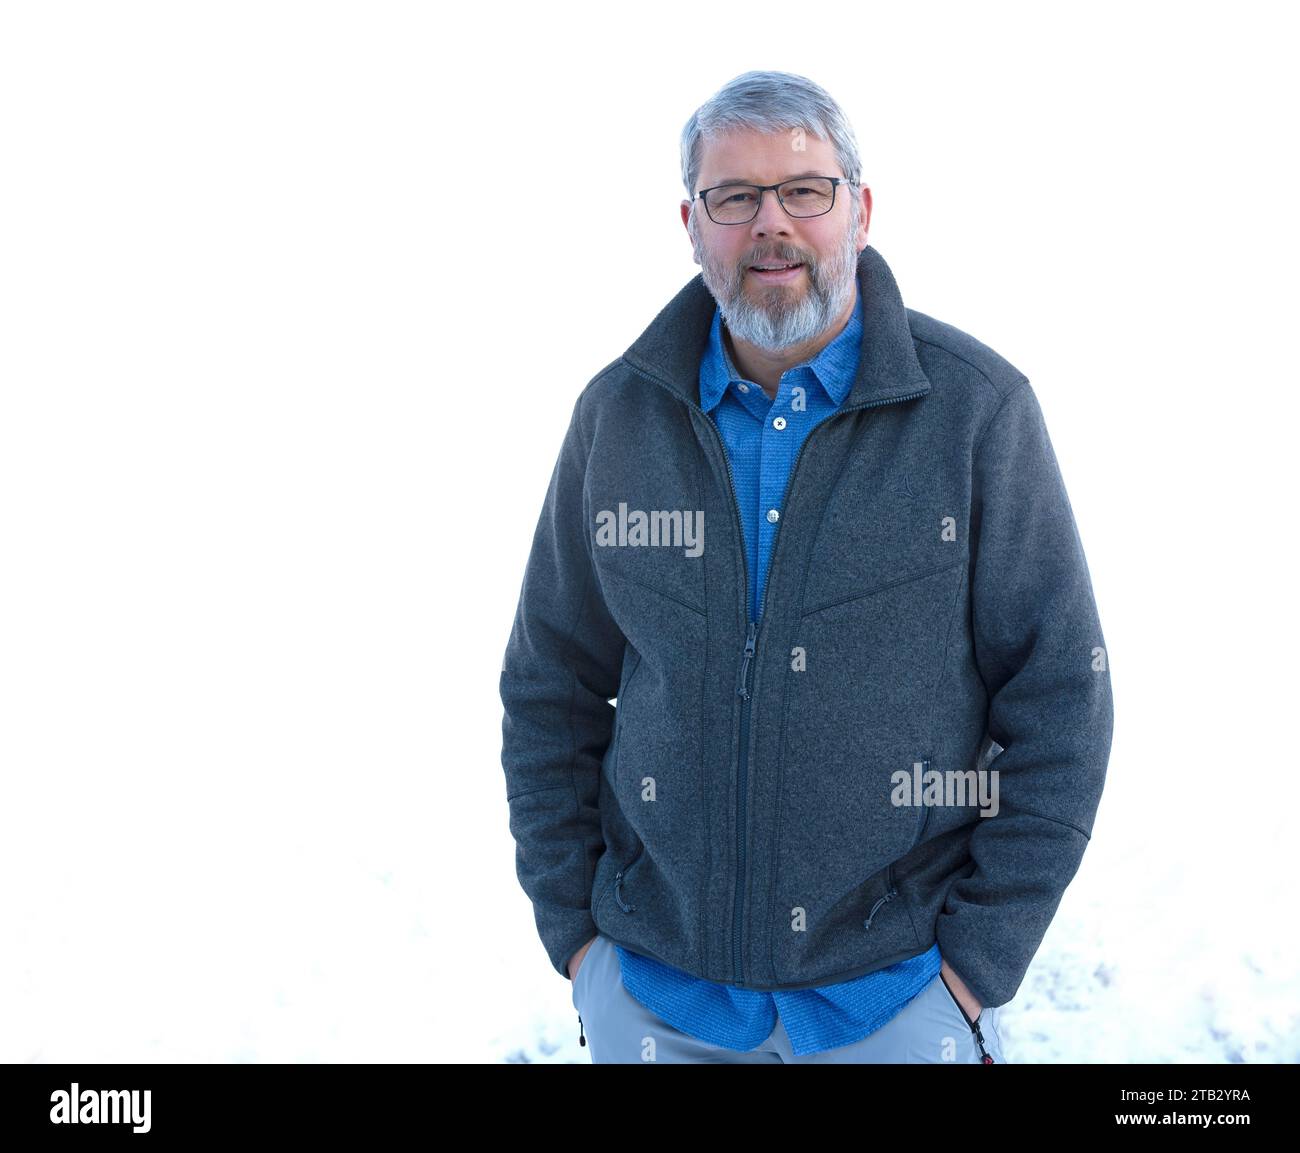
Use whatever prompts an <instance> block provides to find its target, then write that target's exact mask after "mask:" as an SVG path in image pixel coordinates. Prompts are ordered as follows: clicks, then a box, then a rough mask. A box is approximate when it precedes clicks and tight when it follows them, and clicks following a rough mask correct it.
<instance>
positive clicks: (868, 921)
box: [862, 889, 898, 929]
mask: <svg viewBox="0 0 1300 1153" xmlns="http://www.w3.org/2000/svg"><path fill="white" fill-rule="evenodd" d="M897 896H898V890H897V889H890V890H889V892H888V893H886V894H885V895H884V896H883V897H881V898H880V900H878V901H877V902H876V903H875V904H874V905H872V906H871V912H870V913H868V914H867V919H866V920H865V921H863V922H862V927H863V928H864V929H870V928H871V918H872V917H874V916H875V915H876V910H877V909H879V908H880V906H881V905H883V904H884V903H885V902H886V901H892V900H893V899H894V898H895V897H897Z"/></svg>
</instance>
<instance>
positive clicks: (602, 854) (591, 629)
mask: <svg viewBox="0 0 1300 1153" xmlns="http://www.w3.org/2000/svg"><path fill="white" fill-rule="evenodd" d="M682 168H683V179H684V182H685V185H686V189H687V193H688V199H686V200H684V201H683V202H682V205H681V211H682V220H683V223H684V224H685V226H686V230H687V233H688V235H689V237H690V239H691V242H692V245H693V247H694V253H695V260H696V262H697V263H698V264H700V266H701V269H702V271H701V274H700V275H699V276H697V277H696V278H695V279H694V280H692V281H691V282H690V283H689V284H687V285H686V287H685V288H683V289H682V291H681V292H680V293H678V295H677V296H676V297H675V298H674V299H673V300H672V301H671V302H670V303H669V304H668V305H667V307H665V308H664V310H663V311H662V312H661V313H660V314H659V316H658V317H656V318H655V320H654V321H653V322H652V323H651V324H650V326H649V327H648V328H647V329H646V330H645V332H644V333H643V334H642V335H641V336H640V337H639V338H638V339H637V340H636V341H635V342H634V343H633V344H632V345H631V347H630V348H628V350H627V351H626V352H625V353H624V354H623V355H622V356H621V357H619V358H618V359H617V360H615V361H614V362H612V363H611V364H609V365H607V366H606V367H605V368H604V369H603V370H602V371H601V372H599V373H598V374H597V375H596V376H595V377H594V378H593V379H592V380H591V381H590V382H589V383H588V385H587V386H586V388H585V389H584V390H583V391H582V393H581V395H580V396H579V397H578V400H577V402H576V404H575V406H574V410H573V415H572V418H571V421H570V425H569V429H568V432H567V434H566V436H565V440H564V445H563V447H562V449H561V452H560V456H559V459H558V461H557V463H556V466H555V470H554V472H553V475H552V477H551V483H550V488H549V491H548V493H547V496H546V501H545V506H544V508H543V510H542V515H541V519H540V521H539V524H538V527H537V532H536V535H535V538H534V542H533V548H532V553H531V555H530V557H529V561H528V566H527V570H526V573H525V577H524V582H523V588H522V591H521V595H520V600H519V607H518V611H517V613H516V617H515V622H514V627H513V630H512V633H511V636H510V640H509V645H508V647H507V650H506V655H505V662H504V667H503V669H502V673H501V696H502V700H503V703H504V706H505V717H504V722H503V737H504V740H503V749H502V763H503V767H504V769H505V775H506V782H507V799H508V803H509V806H510V823H511V831H512V833H513V834H514V836H515V838H516V842H517V855H516V863H517V871H518V876H519V879H520V883H521V885H522V886H523V888H524V890H525V892H527V894H528V895H529V897H530V899H531V900H532V902H533V906H534V912H535V917H536V921H537V927H538V931H539V934H540V936H541V940H542V943H543V945H544V946H545V948H546V951H547V954H548V956H549V958H550V960H551V963H552V965H553V966H554V967H555V968H556V969H557V971H559V972H561V973H564V974H566V975H568V976H569V977H570V979H571V980H572V982H573V986H572V991H573V1001H574V1005H575V1007H576V1008H577V1009H578V1011H579V1030H580V1037H581V1038H582V1039H583V1040H584V1041H585V1040H586V1037H587V1035H588V1034H589V1035H590V1040H591V1049H592V1059H593V1061H627V1062H631V1061H738V1062H760V1061H769V1062H787V1063H800V1062H849V1063H864V1062H884V1061H934V1062H938V1061H954V1060H955V1061H971V1062H983V1063H995V1062H998V1061H1001V1060H1003V1059H1004V1056H1003V1053H1002V1047H1001V1039H1000V1036H999V1033H998V1017H999V1015H1000V1014H999V1012H998V1010H999V1009H1000V1007H1001V1006H1002V1005H1004V1004H1005V1003H1006V1002H1008V1001H1009V1000H1010V999H1011V998H1012V996H1014V994H1015V992H1016V990H1017V988H1018V987H1019V985H1020V983H1021V980H1022V979H1023V977H1024V974H1025V972H1026V970H1027V968H1028V965H1029V963H1030V961H1031V960H1032V958H1033V956H1034V953H1035V951H1036V950H1037V948H1038V946H1039V944H1040V942H1041V940H1042V937H1043V935H1044V933H1045V932H1046V929H1047V926H1048V924H1049V923H1050V921H1051V918H1052V916H1053V915H1054V913H1055V911H1056V908H1057V906H1058V905H1059V903H1060V899H1061V896H1062V894H1063V893H1064V890H1065V888H1066V886H1067V885H1068V884H1069V882H1070V881H1071V879H1072V878H1073V876H1074V875H1075V873H1076V871H1077V869H1078V866H1079V864H1080V862H1081V859H1082V856H1083V852H1084V849H1085V848H1086V846H1087V843H1088V839H1089V837H1090V836H1091V832H1092V824H1093V819H1094V816H1095V813H1096V810H1097V807H1098V803H1099V801H1100V797H1101V792H1102V787H1103V783H1104V779H1105V772H1106V764H1107V760H1108V757H1109V751H1110V742H1111V730H1112V722H1113V714H1112V699H1111V689H1110V675H1109V667H1108V664H1107V661H1106V654H1105V644H1104V639H1103V636H1102V632H1101V626H1100V623H1099V620H1098V614H1097V610H1096V606H1095V602H1094V598H1093V593H1092V587H1091V582H1090V577H1089V573H1088V568H1087V564H1086V561H1085V558H1084V554H1083V549H1082V545H1081V543H1080V540H1079V536H1078V532H1077V529H1076V527H1075V523H1074V519H1073V515H1072V512H1071V509H1070V505H1069V500H1068V497H1067V495H1066V491H1065V487H1064V484H1063V481H1062V478H1061V475H1060V471H1059V468H1058V466H1057V462H1056V458H1055V454H1054V452H1053V450H1052V447H1051V442H1050V439H1049V437H1048V434H1047V429H1046V427H1045V424H1044V422H1043V418H1042V414H1041V410H1040V408H1039V405H1038V401H1037V398H1036V396H1035V394H1034V392H1033V390H1032V389H1031V387H1030V384H1029V382H1028V380H1027V379H1026V378H1025V377H1024V375H1023V374H1022V373H1020V372H1019V371H1018V370H1017V369H1016V368H1015V367H1014V366H1012V365H1011V364H1010V363H1008V362H1007V361H1006V360H1004V359H1003V358H1002V357H1000V356H999V355H998V354H997V353H995V352H994V351H993V350H991V349H989V348H987V347H986V346H984V345H982V344H980V343H979V342H978V341H976V340H975V339H974V338H973V337H971V336H969V335H967V334H965V333H963V332H961V331H959V330H958V329H956V328H953V327H951V326H950V325H947V324H944V323H941V322H939V321H937V320H934V319H932V318H931V317H928V316H926V315H924V314H922V313H919V312H917V311H915V310H912V309H908V308H905V307H904V305H903V303H902V301H901V299H900V297H899V293H898V288H897V285H896V283H895V281H894V279H893V276H892V274H891V272H890V270H889V268H888V266H887V265H886V264H885V262H884V261H883V260H882V259H881V257H880V256H879V254H878V253H876V252H875V250H874V249H872V248H870V247H869V246H868V245H867V229H868V226H869V223H870V218H871V207H872V203H871V193H870V190H869V189H868V188H866V187H865V186H863V185H861V183H860V164H859V159H858V154H857V145H856V142H855V140H854V136H853V133H852V130H851V128H850V127H849V125H848V123H847V121H846V120H845V118H844V116H843V114H842V113H841V111H840V110H839V108H838V106H837V105H836V104H835V102H834V101H833V100H832V99H831V98H830V96H829V95H827V94H826V93H825V92H824V91H823V90H822V89H821V88H819V87H818V86H817V85H815V84H813V83H812V82H810V81H808V80H806V79H805V78H803V77H798V76H792V75H790V74H787V73H771V72H751V73H746V74H744V75H742V76H740V77H737V78H736V79H735V80H733V81H732V82H731V83H729V84H728V85H726V86H725V87H724V88H723V89H721V90H720V91H719V92H718V93H717V94H715V95H714V97H712V98H711V99H710V100H709V101H708V102H707V103H706V104H705V105H703V106H702V107H701V108H700V109H699V110H698V111H697V112H696V113H695V114H694V115H693V116H692V117H691V119H690V120H689V121H688V122H687V125H686V127H685V129H684V131H683V136H682ZM706 526H707V532H708V535H707V538H706V537H705V535H704V532H705V527H706ZM611 700H614V701H616V703H617V708H616V709H615V708H611V705H610V702H611ZM584 1016H585V1022H584ZM584 1024H585V1025H586V1030H587V1032H586V1033H583V1031H582V1030H583V1025H584Z"/></svg>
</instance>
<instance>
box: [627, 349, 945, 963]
mask: <svg viewBox="0 0 1300 1153" xmlns="http://www.w3.org/2000/svg"><path fill="white" fill-rule="evenodd" d="M623 363H624V364H626V365H627V367H628V368H630V369H631V370H632V371H633V372H635V373H636V374H637V375H638V376H643V377H645V379H646V380H648V381H651V382H652V383H653V384H657V385H659V387H660V388H662V389H665V390H666V391H667V392H670V393H672V395H673V396H674V397H676V398H677V399H678V400H680V401H681V402H682V403H683V404H686V405H688V406H689V407H691V408H693V409H695V411H696V412H698V413H699V414H700V416H701V417H703V419H704V423H705V424H707V425H708V426H709V428H710V429H711V430H712V432H713V438H714V440H716V441H717V444H718V451H719V452H720V453H721V454H722V463H723V464H724V465H725V466H726V469H727V481H728V483H729V484H730V485H731V513H732V516H733V517H734V518H735V521H736V535H737V539H738V540H740V541H741V545H742V548H743V545H744V540H745V532H744V526H743V525H742V524H741V521H740V498H739V497H738V496H737V495H736V478H735V477H734V476H733V475H732V472H731V458H730V457H729V456H728V455H727V446H726V445H725V444H723V442H722V434H721V433H720V432H719V431H718V428H717V426H716V425H715V424H714V423H713V420H712V419H711V418H710V416H709V414H708V413H706V412H705V411H704V409H702V408H701V407H700V406H699V405H698V404H696V403H695V402H694V401H693V400H688V399H687V398H686V397H684V396H682V394H681V393H680V392H678V391H677V390H676V389H675V388H673V387H672V385H670V384H669V383H668V382H667V381H665V380H660V379H659V378H658V377H657V376H651V375H650V374H649V373H648V372H643V371H642V370H641V369H639V368H637V367H636V365H634V364H630V363H629V362H627V361H624V362H623ZM925 392H926V390H925V389H921V390H919V391H917V392H911V393H908V394H907V395H905V396H891V397H887V398H886V399H884V400H868V401H863V402H862V403H861V404H854V405H850V406H849V407H847V408H838V409H836V410H835V411H834V412H832V413H831V414H830V415H829V416H826V417H824V418H823V419H822V420H820V421H818V422H817V424H815V425H813V427H812V428H811V429H809V430H808V435H807V436H805V437H804V439H803V443H802V444H801V445H800V446H799V451H798V452H797V453H795V457H794V464H793V465H792V466H791V468H790V476H789V478H788V479H787V480H786V483H785V492H784V493H782V495H781V508H782V510H784V509H785V507H786V502H787V500H788V498H789V496H790V489H791V488H792V487H793V485H794V479H795V476H796V475H797V474H798V471H799V462H800V461H801V460H803V454H804V449H806V448H807V447H808V443H809V441H811V440H812V438H813V437H814V436H815V435H816V434H817V430H818V429H821V428H824V427H825V426H826V425H828V424H830V422H831V421H832V420H834V419H835V418H836V417H837V416H843V415H844V414H845V413H846V412H856V411H857V410H858V409H861V408H875V407H877V406H878V405H882V404H898V403H899V402H900V401H904V400H914V399H915V398H916V397H918V396H923V395H924V394H925ZM780 540H781V525H780V524H779V523H778V525H777V527H776V536H775V537H773V539H772V550H771V553H770V557H769V564H768V574H769V576H770V575H771V570H772V567H773V566H772V562H774V561H775V560H776V549H777V545H778V544H780ZM743 559H744V561H745V563H744V564H743V565H742V566H741V569H742V573H743V575H744V589H745V617H746V619H747V620H748V621H749V623H748V628H747V630H746V633H745V647H744V649H743V650H742V652H741V657H740V677H739V687H738V688H737V690H736V691H737V692H738V693H739V695H740V697H741V701H742V704H741V707H740V751H739V764H738V767H737V773H736V780H737V788H736V863H737V868H736V894H735V897H734V898H733V901H732V926H731V940H732V967H733V968H734V970H735V984H736V985H738V986H743V985H744V983H745V979H744V967H743V964H742V960H741V955H740V954H741V950H740V944H741V940H742V930H743V928H744V925H743V914H744V907H745V903H744V893H745V877H746V859H745V821H746V815H747V814H746V811H745V805H746V795H745V794H746V786H747V784H748V772H749V707H750V704H751V701H752V699H753V694H752V693H751V692H750V691H749V686H748V683H747V682H748V678H749V666H750V664H751V663H752V662H753V659H754V653H755V650H756V648H757V639H758V630H759V628H760V626H761V625H762V623H763V616H764V613H765V612H766V611H767V592H768V589H769V588H770V587H771V582H770V581H769V583H768V584H767V585H765V586H764V587H763V596H762V599H761V601H760V603H759V606H758V619H757V620H749V559H748V557H745V558H743ZM757 675H758V674H757V673H755V678H756V679H755V687H757ZM885 899H886V900H888V899H889V898H888V897H886V898H885ZM874 914H875V910H874V909H873V910H872V912H871V915H869V916H868V917H867V924H868V926H870V923H871V916H872V915H874Z"/></svg>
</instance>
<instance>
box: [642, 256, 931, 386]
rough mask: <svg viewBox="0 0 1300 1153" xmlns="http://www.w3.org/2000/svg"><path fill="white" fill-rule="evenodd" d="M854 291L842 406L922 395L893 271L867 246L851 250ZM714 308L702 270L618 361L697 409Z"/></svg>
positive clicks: (918, 368) (922, 379)
mask: <svg viewBox="0 0 1300 1153" xmlns="http://www.w3.org/2000/svg"><path fill="white" fill-rule="evenodd" d="M858 290H859V291H860V292H861V294H862V355H861V356H860V357H859V358H858V372H857V376H856V377H855V378H854V381H853V387H852V389H850V390H849V395H848V396H847V397H846V398H845V400H844V407H846V408H847V407H854V406H857V405H861V404H874V403H883V402H886V401H890V400H894V399H897V398H898V397H901V396H912V395H915V394H917V393H923V392H929V391H930V382H929V380H928V379H927V378H926V376H925V373H924V372H922V371H921V365H920V362H919V361H918V360H917V358H916V349H915V347H914V346H913V344H912V332H911V328H910V326H909V325H908V320H907V310H906V308H904V306H903V300H902V297H901V296H900V295H899V292H898V285H897V284H896V283H895V281H894V274H893V273H892V272H890V270H889V265H887V264H886V263H885V261H884V259H883V258H882V257H881V255H880V253H878V252H877V251H876V250H875V249H874V248H872V247H871V246H870V245H867V247H866V248H864V249H863V250H862V252H861V253H860V254H859V255H858ZM716 308H717V302H716V301H715V300H714V298H713V294H712V293H711V292H710V291H709V290H708V288H707V287H705V284H704V276H703V274H702V273H696V275H695V278H694V279H693V280H691V281H690V283H689V284H687V285H686V286H685V287H684V288H683V289H682V290H681V291H680V292H679V293H678V294H677V295H676V296H675V297H673V299H672V300H670V301H669V302H668V304H667V305H665V306H664V308H663V311H661V312H660V313H659V315H658V316H656V317H655V318H654V320H652V321H651V322H650V325H649V327H648V328H646V330H645V331H644V332H643V333H642V334H641V335H640V336H639V337H637V339H636V340H635V341H634V342H633V343H632V345H631V346H630V347H629V348H628V350H627V351H626V352H625V353H624V354H623V360H624V361H625V362H626V363H627V364H629V365H630V366H631V367H632V368H634V369H636V370H637V371H638V372H642V373H645V374H647V375H649V376H652V377H654V378H655V379H657V380H659V381H661V382H663V383H664V384H666V385H668V387H669V388H671V389H672V390H673V391H674V392H676V393H678V394H679V395H680V396H681V397H682V399H684V400H686V401H687V402H689V403H690V404H693V405H695V406H696V407H697V408H698V407H700V362H701V360H702V359H703V357H704V349H705V346H706V345H707V344H708V341H709V328H710V326H711V325H712V323H713V313H714V311H715V310H716Z"/></svg>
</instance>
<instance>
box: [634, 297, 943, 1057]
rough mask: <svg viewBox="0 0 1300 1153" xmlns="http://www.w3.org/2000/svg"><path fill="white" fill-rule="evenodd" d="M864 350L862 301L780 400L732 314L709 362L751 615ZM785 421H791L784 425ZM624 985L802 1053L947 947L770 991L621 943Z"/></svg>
mask: <svg viewBox="0 0 1300 1153" xmlns="http://www.w3.org/2000/svg"><path fill="white" fill-rule="evenodd" d="M861 347H862V297H861V293H859V294H858V296H857V300H856V302H855V304H854V307H853V315H852V316H851V317H850V318H849V322H848V324H846V325H845V326H844V330H843V332H841V333H840V334H839V335H838V336H837V337H836V338H835V339H834V340H832V341H831V342H830V343H829V344H828V345H826V347H825V348H823V349H822V350H821V352H819V353H818V354H817V355H816V356H815V357H814V358H813V359H812V360H810V361H805V362H804V363H803V364H800V365H796V366H795V367H794V368H791V369H787V370H786V371H785V372H784V373H783V374H782V376H781V384H780V387H779V389H778V390H777V394H776V399H775V400H768V398H767V394H766V393H765V392H764V391H763V389H762V388H761V387H760V386H759V385H757V384H755V383H754V382H753V381H750V380H746V379H745V378H744V377H742V376H741V375H740V373H739V372H738V371H737V370H736V367H735V365H734V364H732V361H731V357H730V356H729V355H728V354H727V350H726V346H725V345H724V344H723V341H722V315H721V313H720V312H719V311H718V310H717V309H715V310H714V313H713V328H712V331H711V332H710V335H709V343H708V346H707V347H706V349H705V353H704V358H703V360H702V361H701V363H700V407H701V408H703V409H704V411H705V412H706V413H708V414H709V415H710V417H711V418H712V419H713V422H714V424H715V425H716V426H717V428H718V431H719V432H720V433H721V434H722V443H723V444H724V445H725V446H726V449H727V455H728V457H729V458H730V461H731V471H732V478H733V480H734V482H735V486H736V499H737V501H739V504H740V509H739V511H740V523H741V526H742V528H743V530H744V534H745V554H746V559H747V561H748V565H749V590H750V597H749V615H750V619H751V620H755V621H756V620H758V619H759V616H760V613H761V610H762V604H763V591H764V589H765V588H766V585H767V570H768V562H769V559H770V554H771V550H772V542H773V540H774V539H775V538H776V533H777V527H778V522H777V521H774V520H771V519H769V516H768V514H769V511H770V510H773V509H775V510H777V511H778V512H779V511H781V502H782V500H783V498H784V496H785V489H786V483H787V482H788V481H789V479H790V471H791V469H792V468H793V467H794V462H795V457H796V456H797V455H798V453H799V447H800V445H802V444H803V442H804V440H805V439H806V438H807V436H808V434H809V432H811V431H812V429H813V428H814V427H815V426H816V425H817V424H819V423H820V422H821V421H822V420H824V419H825V418H826V417H828V416H830V415H831V413H833V412H835V411H836V410H837V409H838V408H839V406H840V405H841V404H843V402H844V398H845V397H846V396H848V394H849V390H850V388H852V386H853V380H854V377H855V376H856V375H857V368H858V356H859V354H860V352H861ZM778 418H783V419H782V420H781V421H780V422H779V424H780V426H779V427H778ZM616 948H617V949H618V956H619V967H620V969H621V971H622V976H623V986H624V988H625V989H627V991H628V992H629V993H630V994H631V995H632V996H633V997H635V998H636V999H637V1000H638V1001H640V1002H641V1004H643V1005H644V1006H645V1007H646V1008H647V1009H649V1010H650V1011H651V1012H652V1013H655V1014H657V1015H658V1016H659V1017H661V1018H662V1019H663V1020H665V1021H667V1022H668V1024H670V1025H672V1026H673V1027H674V1028H676V1029H679V1030H681V1031H682V1032H683V1033H686V1034H689V1035H690V1036H692V1037H698V1038H700V1039H702V1040H704V1041H709V1042H711V1043H712V1044H714V1045H720V1046H722V1047H723V1048H726V1049H739V1050H746V1049H753V1048H754V1047H755V1046H757V1045H761V1044H762V1043H763V1042H764V1041H766V1040H767V1038H768V1037H769V1036H770V1035H771V1033H772V1030H773V1029H775V1028H776V1020H777V1014H778V1013H780V1016H781V1023H782V1024H783V1025H784V1026H785V1030H786V1032H787V1033H788V1034H789V1036H790V1044H791V1047H792V1048H793V1049H794V1052H795V1054H796V1055H799V1056H802V1055H804V1054H807V1053H818V1052H821V1051H822V1050H824V1049H834V1048H838V1047H839V1046H841V1045H851V1044H852V1043H853V1042H855V1041H860V1040H861V1039H862V1038H863V1037H866V1036H867V1035H868V1034H870V1033H874V1032H875V1031H876V1030H877V1029H879V1028H880V1027H881V1026H882V1025H884V1024H885V1023H886V1022H887V1021H889V1020H890V1018H892V1017H894V1016H896V1015H897V1014H898V1012H899V1011H900V1010H901V1009H902V1008H903V1006H904V1005H906V1004H907V1002H908V1001H910V1000H911V999H912V998H913V997H915V996H916V995H917V994H918V993H919V992H921V990H922V989H924V988H925V987H926V986H927V985H928V984H929V983H930V982H931V981H933V980H934V977H935V974H936V973H938V972H939V966H940V963H941V958H940V955H939V946H938V944H937V943H936V944H934V945H932V946H931V947H930V948H929V949H928V950H926V951H925V952H924V953H919V954H917V955H916V956H915V957H909V958H908V959H907V960H905V961H900V962H899V963H898V964H896V965H890V966H889V967H888V968H887V969H878V970H877V971H876V972H874V973H868V974H866V975H865V976H863V977H857V978H855V979H854V980H852V981H843V982H841V983H840V984H837V985H823V986H821V987H820V988H816V989H792V990H790V991H788V992H775V993H769V992H765V991H762V990H758V989H742V988H738V987H737V986H734V985H724V984H718V983H717V982H713V981H705V980H702V979H701V978H699V977H693V976H691V974H689V973H684V972H682V971H681V970H680V969H675V968H672V967H671V966H668V965H665V964H663V963H662V962H660V961H656V960H654V959H653V958H652V957H646V956H643V955H642V954H640V953H634V952H632V951H631V950H630V949H625V948H624V947H623V946H622V945H618V946H616Z"/></svg>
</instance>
